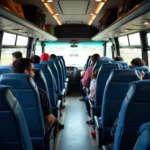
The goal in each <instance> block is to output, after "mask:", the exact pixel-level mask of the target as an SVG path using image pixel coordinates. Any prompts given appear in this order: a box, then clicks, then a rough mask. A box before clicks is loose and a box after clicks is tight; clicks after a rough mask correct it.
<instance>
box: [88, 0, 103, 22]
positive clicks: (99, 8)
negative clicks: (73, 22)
mask: <svg viewBox="0 0 150 150" xmlns="http://www.w3.org/2000/svg"><path fill="white" fill-rule="evenodd" d="M104 4H105V2H104V1H103V2H99V3H98V5H97V7H96V9H95V11H94V14H95V15H94V16H92V17H91V19H90V21H89V22H88V25H91V24H92V23H93V21H94V19H95V18H96V16H97V15H98V13H99V12H100V10H101V9H102V7H103V6H104Z"/></svg>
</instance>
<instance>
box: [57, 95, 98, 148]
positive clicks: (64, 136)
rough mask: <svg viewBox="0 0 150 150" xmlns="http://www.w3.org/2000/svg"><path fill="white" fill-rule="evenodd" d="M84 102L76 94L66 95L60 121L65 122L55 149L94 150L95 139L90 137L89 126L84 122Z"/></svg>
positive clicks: (85, 116) (85, 118)
mask: <svg viewBox="0 0 150 150" xmlns="http://www.w3.org/2000/svg"><path fill="white" fill-rule="evenodd" d="M86 120H87V115H86V113H85V105H84V102H81V101H79V97H78V96H71V97H67V106H66V108H65V110H64V112H63V117H62V121H63V122H64V124H65V128H64V130H62V131H61V133H60V134H59V136H58V138H57V146H56V148H55V150H96V146H95V140H94V141H93V140H92V138H91V137H90V130H92V129H91V128H89V127H88V125H87V124H86Z"/></svg>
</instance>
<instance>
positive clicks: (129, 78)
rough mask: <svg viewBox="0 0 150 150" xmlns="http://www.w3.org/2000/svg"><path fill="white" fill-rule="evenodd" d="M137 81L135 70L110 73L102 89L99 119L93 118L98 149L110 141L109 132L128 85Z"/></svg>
mask: <svg viewBox="0 0 150 150" xmlns="http://www.w3.org/2000/svg"><path fill="white" fill-rule="evenodd" d="M137 80H140V77H139V75H138V72H137V71H136V70H135V69H133V70H129V69H118V70H113V71H112V72H111V74H110V76H109V79H108V80H107V83H106V86H105V89H104V94H103V100H102V111H101V119H100V120H99V118H98V117H95V122H96V123H97V124H96V132H97V134H96V135H98V136H97V137H96V141H97V145H98V147H100V146H102V145H103V144H104V142H105V141H108V140H111V135H110V130H111V128H112V126H113V123H114V121H115V120H116V118H117V116H118V114H119V111H120V108H121V105H122V102H123V100H124V98H125V96H126V94H127V91H128V89H129V85H130V83H131V82H133V81H137ZM117 93H118V94H117Z"/></svg>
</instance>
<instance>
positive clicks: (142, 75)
mask: <svg viewBox="0 0 150 150" xmlns="http://www.w3.org/2000/svg"><path fill="white" fill-rule="evenodd" d="M144 76H145V73H144V71H141V73H140V78H141V80H142V79H143V78H144Z"/></svg>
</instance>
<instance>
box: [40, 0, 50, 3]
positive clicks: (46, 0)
mask: <svg viewBox="0 0 150 150" xmlns="http://www.w3.org/2000/svg"><path fill="white" fill-rule="evenodd" d="M42 2H43V3H51V2H53V0H42Z"/></svg>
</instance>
